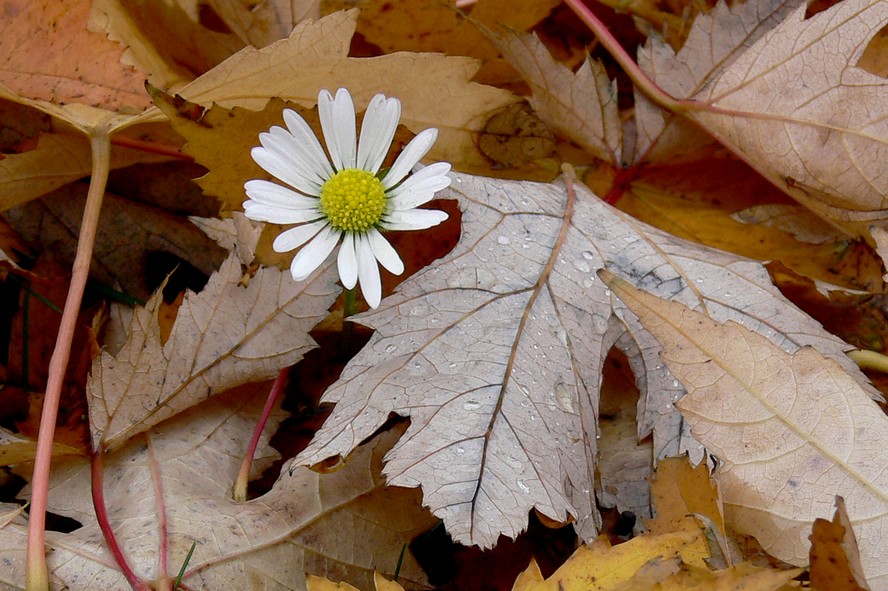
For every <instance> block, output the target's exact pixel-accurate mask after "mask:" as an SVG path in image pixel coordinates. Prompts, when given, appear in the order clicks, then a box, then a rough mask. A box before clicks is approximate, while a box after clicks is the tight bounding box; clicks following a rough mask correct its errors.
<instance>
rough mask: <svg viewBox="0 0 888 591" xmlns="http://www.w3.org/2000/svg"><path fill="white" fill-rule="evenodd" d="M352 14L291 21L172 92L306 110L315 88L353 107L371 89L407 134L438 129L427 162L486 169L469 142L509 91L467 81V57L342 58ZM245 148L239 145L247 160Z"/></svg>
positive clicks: (227, 103) (470, 68) (509, 99)
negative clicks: (278, 35)
mask: <svg viewBox="0 0 888 591" xmlns="http://www.w3.org/2000/svg"><path fill="white" fill-rule="evenodd" d="M356 20H357V11H354V10H352V11H348V12H336V13H333V14H331V15H329V16H327V17H325V18H322V19H320V20H318V21H317V22H310V21H307V22H304V23H301V24H300V25H299V26H297V27H296V28H295V29H294V30H293V33H292V34H291V35H290V37H289V38H288V39H283V40H281V41H278V42H276V43H273V44H271V45H269V46H268V47H265V48H263V49H255V48H252V47H247V48H244V49H243V50H241V51H239V52H238V53H236V54H235V55H233V56H231V57H230V58H229V59H227V60H226V61H224V62H223V63H221V64H219V65H218V66H217V67H215V68H213V69H212V70H210V71H209V72H207V73H206V74H204V75H203V76H201V77H200V78H198V79H197V80H195V81H194V82H192V83H190V84H188V85H187V86H185V87H184V88H182V89H181V90H180V91H179V94H181V95H182V96H183V97H185V98H187V99H188V100H190V101H193V102H196V103H200V104H202V105H210V104H211V103H217V104H219V105H221V106H223V107H225V108H232V107H235V106H240V107H244V108H247V109H251V110H261V109H263V108H265V106H266V104H267V103H268V101H269V99H270V98H271V97H277V98H280V99H283V100H286V101H293V102H295V103H297V104H299V105H302V106H303V107H306V108H311V107H313V106H314V105H315V103H316V102H317V96H318V91H320V90H321V89H322V88H327V89H331V90H336V89H337V88H340V87H345V88H348V90H349V92H350V93H351V95H352V98H353V99H354V102H355V105H356V107H357V108H358V110H359V111H360V110H362V109H363V108H364V107H366V106H367V104H368V103H369V101H370V99H371V98H372V97H373V95H375V94H376V93H379V92H382V93H385V94H386V95H388V96H394V97H397V98H399V99H400V100H401V107H402V112H401V123H402V124H403V125H405V126H406V127H407V128H408V129H410V130H411V131H412V132H414V133H418V132H420V131H422V130H424V129H427V128H429V127H436V128H438V140H437V142H436V143H435V146H434V147H433V148H432V150H431V152H430V153H429V159H431V160H442V161H447V162H451V163H453V164H454V166H458V167H463V168H481V169H486V168H487V167H488V163H487V159H486V158H485V157H484V156H483V155H482V154H481V153H480V152H479V151H478V148H477V147H476V146H475V135H476V134H477V133H478V132H480V131H482V130H483V128H484V124H485V122H486V121H487V115H489V114H490V113H493V112H495V111H498V110H499V109H502V108H504V107H506V106H507V105H510V104H512V103H514V102H516V101H517V100H518V98H517V97H516V96H515V95H513V94H512V93H509V92H506V91H504V90H500V89H497V88H493V87H490V86H484V85H481V84H478V83H475V82H471V81H470V80H471V78H472V76H473V75H474V74H475V72H477V70H478V67H479V65H480V64H479V62H478V61H477V60H474V59H471V58H466V57H450V56H444V55H440V54H430V53H423V54H418V53H407V52H400V53H396V54H391V55H385V56H381V57H377V58H352V57H348V50H349V43H350V41H351V38H352V35H353V34H354V31H355V23H356ZM250 147H251V145H246V146H242V148H243V150H244V158H249V148H250Z"/></svg>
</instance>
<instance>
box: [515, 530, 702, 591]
mask: <svg viewBox="0 0 888 591" xmlns="http://www.w3.org/2000/svg"><path fill="white" fill-rule="evenodd" d="M707 556H708V552H707V550H706V543H705V542H704V541H703V533H702V532H701V531H700V529H699V528H697V527H691V528H689V529H682V530H680V531H675V532H669V533H664V534H658V535H653V534H648V535H642V536H639V537H637V538H633V539H631V540H629V541H628V542H626V543H623V544H619V545H617V546H611V545H610V544H609V543H608V542H607V540H605V539H600V540H596V541H595V542H593V543H592V544H590V545H588V546H581V547H580V548H579V549H577V551H576V552H574V554H573V556H571V557H570V558H569V559H568V560H567V562H565V563H564V564H563V565H562V566H561V567H560V568H559V569H558V570H557V571H555V572H554V573H553V574H552V576H551V577H549V578H547V579H544V578H543V576H542V575H541V574H540V571H539V567H538V566H537V565H536V562H531V564H530V566H529V567H528V568H527V570H526V571H524V572H523V573H522V574H521V575H520V576H519V577H518V579H517V580H516V581H515V586H514V587H512V589H513V590H514V591H561V590H562V589H564V590H565V591H580V590H587V589H589V590H594V591H616V590H617V589H621V588H626V587H625V586H626V585H627V584H629V582H630V581H632V580H633V579H634V578H635V577H636V575H638V574H639V572H640V571H642V570H643V569H644V568H645V567H646V566H648V565H649V564H651V563H673V562H674V563H675V564H674V565H673V564H669V565H668V566H667V568H666V569H663V570H660V571H659V572H660V573H662V575H663V576H662V577H661V578H663V579H665V578H666V577H667V576H668V575H669V574H671V572H674V571H675V570H677V567H678V564H679V563H682V562H683V563H687V564H690V565H694V566H697V567H704V566H705V563H704V559H705V558H706V557H707Z"/></svg>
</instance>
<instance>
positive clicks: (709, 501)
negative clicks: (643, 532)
mask: <svg viewBox="0 0 888 591" xmlns="http://www.w3.org/2000/svg"><path fill="white" fill-rule="evenodd" d="M651 497H652V499H651V501H652V504H653V505H654V507H655V508H656V511H655V513H656V517H655V518H654V519H652V520H650V521H649V522H648V524H647V525H648V528H649V529H650V531H651V532H652V533H663V532H667V531H675V529H676V526H677V524H678V523H679V522H680V521H681V520H682V519H683V518H684V517H685V516H686V515H689V514H693V515H698V516H702V517H704V518H706V519H707V520H708V522H709V523H710V524H712V526H713V527H714V528H716V529H717V531H718V533H719V534H721V535H722V537H724V535H725V522H724V516H723V511H722V503H721V497H720V496H719V493H718V488H717V486H716V484H715V482H713V481H712V479H711V478H710V476H709V467H708V466H707V465H706V464H705V463H704V462H701V463H700V464H698V465H697V467H696V468H695V467H692V466H691V464H690V462H689V461H688V458H687V457H679V458H664V459H663V460H661V461H660V462H659V463H658V464H657V475H656V478H655V479H654V480H653V481H652V482H651Z"/></svg>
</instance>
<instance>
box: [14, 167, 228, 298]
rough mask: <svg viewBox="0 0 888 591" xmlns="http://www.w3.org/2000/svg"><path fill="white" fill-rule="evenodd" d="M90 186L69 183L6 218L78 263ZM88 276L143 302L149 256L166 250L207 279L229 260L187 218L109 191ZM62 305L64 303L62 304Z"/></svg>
mask: <svg viewBox="0 0 888 591" xmlns="http://www.w3.org/2000/svg"><path fill="white" fill-rule="evenodd" d="M86 192H87V186H86V184H85V183H82V184H78V183H75V184H71V185H68V186H65V187H62V188H60V189H58V190H56V191H53V192H52V193H50V194H49V195H45V196H44V197H43V198H42V199H40V200H35V201H32V202H31V203H28V204H26V205H24V206H22V207H18V208H15V209H13V210H10V211H8V212H6V213H5V214H4V217H6V219H8V220H9V221H10V222H12V223H13V224H14V225H15V227H16V229H17V230H18V231H19V232H20V234H21V235H22V237H23V238H24V239H25V240H28V241H29V242H30V243H32V244H41V245H43V247H44V248H45V249H46V250H48V251H51V252H53V253H54V254H55V256H56V257H57V258H58V260H59V261H60V262H65V263H66V264H68V265H70V264H71V263H73V262H74V256H75V253H76V251H77V240H78V234H79V231H80V223H81V220H82V219H83V209H84V204H85V203H86ZM101 220H102V221H101V224H100V225H99V228H98V230H97V233H96V239H95V243H94V250H93V252H94V254H93V261H92V265H91V268H90V274H91V276H92V278H93V279H96V280H98V281H101V282H103V283H104V284H105V285H108V286H115V285H116V286H118V288H119V289H121V290H122V291H123V292H124V293H126V294H128V295H130V296H132V297H135V298H139V299H142V300H144V299H147V298H148V297H149V296H150V295H151V287H149V286H148V281H149V279H148V277H147V275H148V271H149V268H148V267H149V259H148V253H152V252H166V253H169V254H171V255H174V256H176V257H179V258H180V259H182V260H185V261H188V262H189V263H190V264H192V265H194V267H196V268H197V269H198V270H199V271H200V272H201V273H203V274H204V275H207V276H209V275H210V274H212V273H213V271H215V270H216V269H217V268H218V267H219V265H220V264H221V263H222V261H223V260H225V256H226V254H227V253H226V251H224V250H223V249H221V248H216V246H215V245H214V244H213V243H212V242H211V241H210V240H209V239H208V238H207V237H206V236H205V235H203V234H202V233H201V232H200V231H199V230H198V229H196V228H195V227H194V226H193V225H191V224H190V223H189V222H188V221H187V220H185V219H184V218H179V217H176V216H173V215H170V214H169V213H166V212H165V211H162V210H160V209H158V208H154V207H149V206H147V205H142V204H140V203H134V202H132V201H126V200H124V199H121V198H120V197H118V196H117V195H114V194H112V193H106V195H105V197H104V200H103V203H102V218H101ZM62 301H64V300H62Z"/></svg>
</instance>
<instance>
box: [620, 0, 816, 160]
mask: <svg viewBox="0 0 888 591" xmlns="http://www.w3.org/2000/svg"><path fill="white" fill-rule="evenodd" d="M802 4H803V2H801V0H753V1H751V2H743V3H738V4H735V5H733V6H731V7H728V6H727V5H726V4H724V3H721V2H720V3H718V4H717V5H716V6H715V8H714V9H713V10H712V12H710V13H705V14H700V15H698V16H697V18H696V19H695V20H694V25H693V27H692V28H691V31H690V33H689V35H688V38H687V40H686V41H685V43H684V45H683V46H682V48H681V50H679V51H678V53H676V52H675V51H674V50H673V49H672V48H671V47H670V46H669V45H668V44H667V43H666V42H665V41H663V40H662V39H660V38H659V37H658V36H656V35H652V36H651V37H650V38H649V40H648V43H647V44H645V46H644V47H642V48H641V49H639V51H638V65H639V66H640V67H641V69H642V70H644V72H645V73H646V74H647V75H648V76H650V78H651V80H653V81H654V82H656V83H657V85H658V86H660V88H662V89H663V90H665V91H666V92H668V93H669V94H670V95H672V96H674V97H678V98H685V97H690V96H695V95H697V94H698V93H701V92H703V91H704V90H705V89H706V88H707V87H708V85H710V84H712V82H713V80H714V79H717V78H718V77H719V75H720V74H721V73H722V72H723V71H724V69H725V68H726V67H728V66H729V65H730V64H731V63H732V62H734V61H735V60H736V59H737V58H738V56H740V55H743V54H745V52H747V51H748V50H749V49H750V48H751V47H752V46H753V45H755V43H756V42H757V41H758V40H759V39H761V38H762V37H763V36H764V35H765V34H767V33H768V32H769V31H771V30H772V29H774V28H775V27H776V26H777V25H779V24H780V23H781V22H782V21H783V20H784V19H785V18H786V17H787V15H788V14H790V13H791V12H792V11H793V10H795V9H797V8H798V7H799V6H801V5H802ZM635 123H636V130H637V135H636V143H635V149H634V152H635V159H636V161H644V162H659V161H663V160H668V159H674V158H675V157H676V156H677V155H680V154H688V153H691V152H693V151H695V150H697V149H699V148H700V147H702V146H704V145H706V144H708V143H711V142H712V138H711V137H710V136H709V135H707V134H706V133H704V132H703V131H701V130H700V129H699V128H697V127H696V126H694V125H692V124H690V123H689V122H687V121H685V120H684V119H682V118H680V117H676V116H674V115H671V114H669V113H666V112H664V111H663V110H662V109H660V108H659V107H657V106H655V105H654V104H653V103H651V102H650V101H649V100H648V99H647V97H646V96H645V95H644V94H643V93H641V92H638V91H636V92H635Z"/></svg>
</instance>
